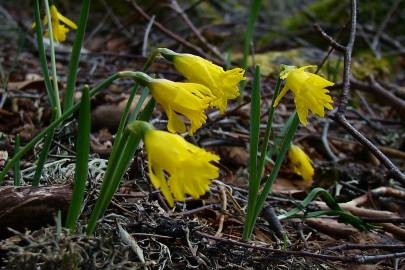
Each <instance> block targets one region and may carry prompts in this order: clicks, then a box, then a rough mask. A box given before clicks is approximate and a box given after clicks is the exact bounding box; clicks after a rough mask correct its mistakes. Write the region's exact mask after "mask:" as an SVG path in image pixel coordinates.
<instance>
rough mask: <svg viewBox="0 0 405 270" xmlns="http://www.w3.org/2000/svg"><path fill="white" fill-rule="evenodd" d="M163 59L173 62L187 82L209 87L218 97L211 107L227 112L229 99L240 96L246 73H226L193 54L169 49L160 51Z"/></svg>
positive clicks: (229, 71)
mask: <svg viewBox="0 0 405 270" xmlns="http://www.w3.org/2000/svg"><path fill="white" fill-rule="evenodd" d="M160 52H161V54H162V56H163V57H165V58H166V59H167V60H169V61H172V62H173V64H174V67H175V68H176V70H177V71H178V72H180V73H181V74H182V75H183V76H184V77H185V78H187V80H189V81H190V82H194V83H200V84H203V85H205V86H206V87H208V88H209V89H210V90H211V91H212V93H213V94H214V96H215V97H216V98H215V99H214V100H212V101H211V103H210V105H211V106H213V107H216V108H218V109H219V110H220V111H221V112H222V113H223V112H225V110H226V107H227V105H228V100H229V99H235V98H237V97H238V96H239V89H238V85H239V82H240V81H242V80H245V79H246V78H245V77H244V73H245V71H244V70H243V69H241V68H234V69H231V70H227V71H225V70H224V69H223V68H222V67H220V66H217V65H215V64H213V63H212V62H210V61H208V60H206V59H204V58H201V57H199V56H196V55H192V54H181V53H176V52H173V51H171V50H168V49H160Z"/></svg>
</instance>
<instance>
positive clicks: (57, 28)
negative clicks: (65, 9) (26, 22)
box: [32, 5, 77, 42]
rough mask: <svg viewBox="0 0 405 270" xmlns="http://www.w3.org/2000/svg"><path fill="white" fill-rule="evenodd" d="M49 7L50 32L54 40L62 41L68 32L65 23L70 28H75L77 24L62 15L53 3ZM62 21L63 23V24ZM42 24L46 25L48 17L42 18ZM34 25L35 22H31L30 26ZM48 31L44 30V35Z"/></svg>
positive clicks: (46, 34)
mask: <svg viewBox="0 0 405 270" xmlns="http://www.w3.org/2000/svg"><path fill="white" fill-rule="evenodd" d="M50 9H51V22H52V33H53V39H54V40H55V41H56V42H63V41H65V40H66V34H67V33H68V32H69V28H67V27H66V26H65V25H67V26H69V27H70V28H72V29H75V30H76V29H77V25H76V24H75V23H74V22H72V21H71V20H69V19H68V18H66V17H65V16H63V15H62V14H61V13H60V12H59V11H58V9H57V8H56V6H55V5H52V6H51V7H50ZM62 23H64V24H65V25H63V24H62ZM43 24H44V25H45V26H46V25H48V17H47V16H45V17H44V19H43ZM34 27H35V23H33V24H32V28H34ZM48 35H49V33H48V30H46V31H45V36H46V37H48Z"/></svg>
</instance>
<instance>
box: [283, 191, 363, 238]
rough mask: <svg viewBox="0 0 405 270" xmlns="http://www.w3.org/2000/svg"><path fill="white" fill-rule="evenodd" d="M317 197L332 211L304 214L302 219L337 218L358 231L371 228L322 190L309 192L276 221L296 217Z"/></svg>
mask: <svg viewBox="0 0 405 270" xmlns="http://www.w3.org/2000/svg"><path fill="white" fill-rule="evenodd" d="M318 196H320V197H321V198H322V200H323V201H324V202H325V203H326V204H327V205H328V207H329V208H330V209H332V211H315V212H311V213H306V214H305V216H304V217H306V218H309V217H319V216H324V215H328V216H332V215H334V216H339V219H340V221H342V222H344V223H346V224H351V225H353V226H354V227H356V228H357V229H359V230H368V229H370V228H371V226H370V225H369V224H367V223H366V222H365V221H363V220H362V219H361V218H359V217H356V216H354V215H352V214H350V213H348V212H347V211H345V210H344V209H342V208H341V207H340V205H339V204H338V203H337V202H336V200H335V199H334V198H333V196H332V195H331V194H330V193H329V192H328V191H326V190H325V189H323V188H314V189H313V190H311V192H310V193H309V194H308V195H307V196H306V197H305V199H304V200H303V201H302V202H301V203H300V204H299V206H297V207H296V208H294V209H292V210H290V211H288V212H287V213H285V214H283V215H280V216H278V219H280V220H282V219H287V218H293V217H296V216H297V214H298V213H299V212H301V211H303V210H304V209H305V208H306V207H308V205H309V204H310V203H311V202H312V201H314V200H315V199H316V198H317V197H318Z"/></svg>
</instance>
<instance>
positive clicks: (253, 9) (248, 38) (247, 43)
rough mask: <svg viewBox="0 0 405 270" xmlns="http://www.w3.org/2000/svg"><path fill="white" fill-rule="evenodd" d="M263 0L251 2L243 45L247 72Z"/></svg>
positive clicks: (244, 82) (241, 89) (244, 63)
mask: <svg viewBox="0 0 405 270" xmlns="http://www.w3.org/2000/svg"><path fill="white" fill-rule="evenodd" d="M261 2H262V1H261V0H251V1H250V10H249V18H248V22H247V26H246V32H245V39H244V43H243V68H244V69H245V70H246V69H247V67H248V57H249V54H250V48H251V43H252V39H253V31H254V27H255V23H256V20H257V17H258V15H259V11H260V6H261ZM245 86H246V81H242V82H241V83H240V99H242V98H243V92H244V90H245Z"/></svg>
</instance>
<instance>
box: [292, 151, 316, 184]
mask: <svg viewBox="0 0 405 270" xmlns="http://www.w3.org/2000/svg"><path fill="white" fill-rule="evenodd" d="M288 158H289V159H290V162H291V166H292V168H293V170H294V172H295V173H296V174H298V175H300V176H302V178H303V179H304V181H309V182H310V181H312V177H313V176H314V167H313V166H312V161H311V159H310V158H309V156H308V155H307V154H306V153H305V152H304V150H302V149H301V147H299V146H298V145H295V144H291V146H290V149H289V150H288Z"/></svg>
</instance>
